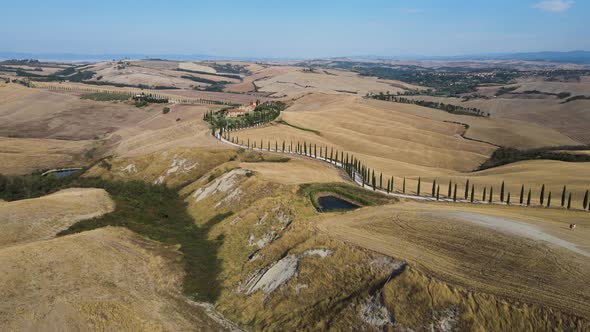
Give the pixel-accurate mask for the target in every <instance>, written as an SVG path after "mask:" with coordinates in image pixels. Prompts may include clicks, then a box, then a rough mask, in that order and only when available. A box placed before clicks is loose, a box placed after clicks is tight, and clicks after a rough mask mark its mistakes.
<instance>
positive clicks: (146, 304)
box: [0, 228, 225, 331]
mask: <svg viewBox="0 0 590 332" xmlns="http://www.w3.org/2000/svg"><path fill="white" fill-rule="evenodd" d="M179 258H180V257H179V253H178V252H177V251H176V250H174V249H173V248H167V247H165V246H163V245H161V244H158V243H155V242H153V241H148V240H146V239H144V238H141V237H139V236H137V235H136V234H134V233H132V232H131V231H129V230H126V229H122V228H103V229H98V230H94V231H88V232H84V233H80V234H76V235H69V236H65V237H60V238H56V239H52V240H48V241H39V242H33V243H28V244H23V245H16V246H12V247H7V248H3V249H1V250H0V265H1V266H3V273H1V274H0V297H1V298H2V301H1V303H0V329H2V330H4V331H15V330H21V331H23V330H29V331H33V330H36V331H41V330H43V331H58V330H101V331H105V330H128V331H179V330H202V331H212V330H224V329H225V328H224V326H222V325H220V324H219V323H217V322H216V321H214V320H213V319H212V318H210V317H209V316H208V315H207V314H206V313H205V310H204V309H203V308H202V307H200V306H197V305H195V304H192V303H190V302H189V301H188V300H186V299H185V298H184V297H183V296H182V295H181V290H180V285H181V282H182V277H183V274H184V272H183V270H182V266H181V265H180V264H179Z"/></svg>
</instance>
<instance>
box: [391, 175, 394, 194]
mask: <svg viewBox="0 0 590 332" xmlns="http://www.w3.org/2000/svg"><path fill="white" fill-rule="evenodd" d="M393 183H394V182H393V176H392V177H391V192H393Z"/></svg>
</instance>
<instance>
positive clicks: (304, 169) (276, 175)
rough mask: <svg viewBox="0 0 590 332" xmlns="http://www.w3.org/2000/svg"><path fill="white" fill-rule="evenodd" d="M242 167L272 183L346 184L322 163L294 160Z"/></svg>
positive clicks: (330, 167)
mask: <svg viewBox="0 0 590 332" xmlns="http://www.w3.org/2000/svg"><path fill="white" fill-rule="evenodd" d="M240 167H242V168H244V169H249V170H251V171H254V172H256V173H260V176H261V177H262V178H263V179H265V180H267V181H270V182H276V183H281V184H287V185H293V184H302V183H333V182H344V181H345V180H344V179H343V174H341V173H340V172H339V171H338V170H337V169H336V168H334V167H332V166H330V165H328V164H326V163H324V162H320V161H316V160H309V159H294V160H290V161H289V162H286V163H284V162H280V163H279V162H257V163H251V162H243V163H240Z"/></svg>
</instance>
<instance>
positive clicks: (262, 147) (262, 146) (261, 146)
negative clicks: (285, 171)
mask: <svg viewBox="0 0 590 332" xmlns="http://www.w3.org/2000/svg"><path fill="white" fill-rule="evenodd" d="M262 149H264V145H262V138H261V139H260V150H262Z"/></svg>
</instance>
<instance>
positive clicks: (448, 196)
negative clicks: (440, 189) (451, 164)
mask: <svg viewBox="0 0 590 332" xmlns="http://www.w3.org/2000/svg"><path fill="white" fill-rule="evenodd" d="M452 186H453V184H452V183H451V180H449V193H448V194H447V198H451V190H452V189H451V187H452Z"/></svg>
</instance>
